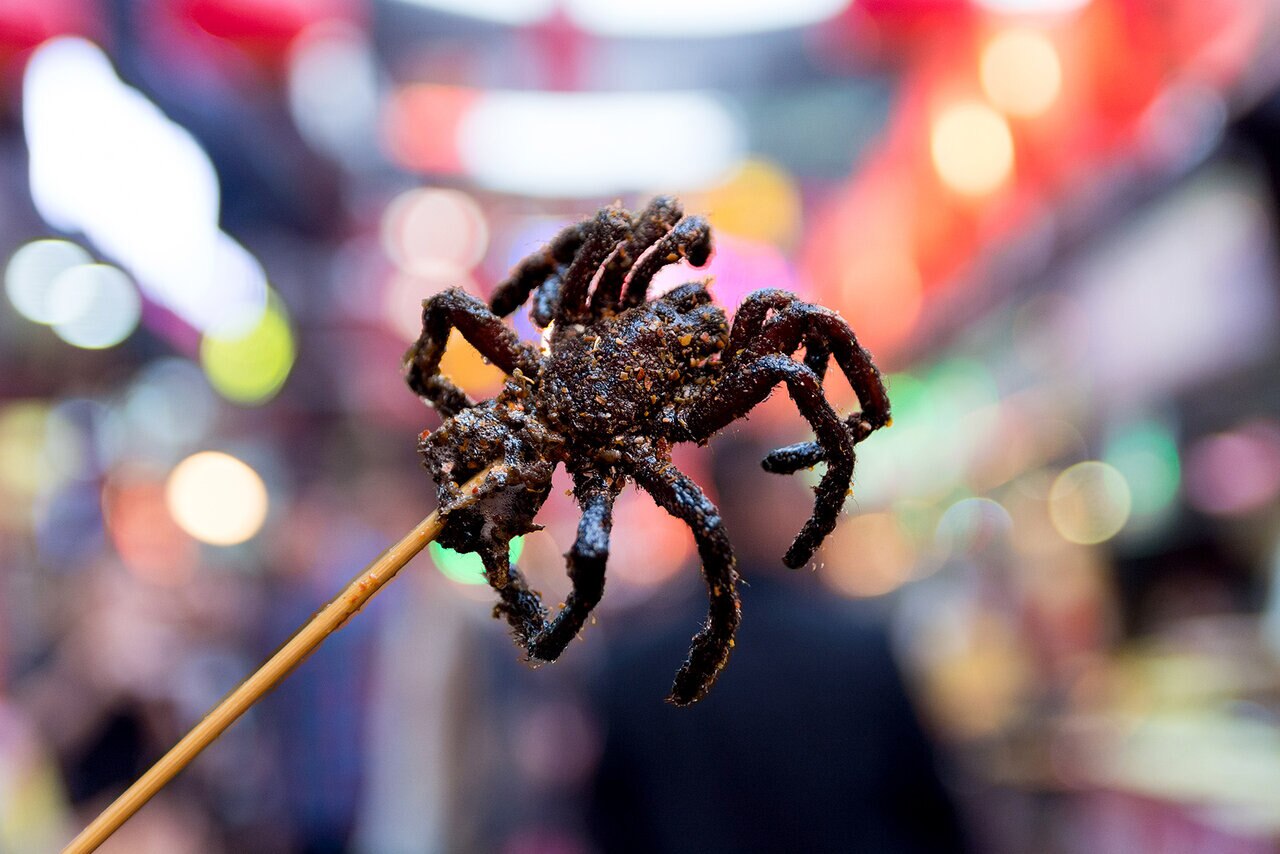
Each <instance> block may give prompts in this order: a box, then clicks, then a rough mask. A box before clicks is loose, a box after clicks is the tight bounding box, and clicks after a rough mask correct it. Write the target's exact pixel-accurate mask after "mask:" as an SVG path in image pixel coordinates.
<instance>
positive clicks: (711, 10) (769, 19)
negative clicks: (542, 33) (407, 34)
mask: <svg viewBox="0 0 1280 854" xmlns="http://www.w3.org/2000/svg"><path fill="white" fill-rule="evenodd" d="M401 2H404V3H407V4H411V5H414V6H422V7H424V8H427V9H432V10H435V11H439V12H445V13H448V14H453V15H461V16H466V17H469V18H480V19H482V20H486V21H492V22H494V23H499V24H507V25H513V26H518V25H524V24H532V23H534V22H537V21H541V20H544V19H546V18H547V17H549V16H550V15H551V14H552V13H553V12H555V11H556V9H557V8H562V9H563V10H564V12H565V13H566V14H567V15H568V17H569V19H570V20H571V21H573V23H574V24H576V25H577V26H579V27H581V28H582V29H584V30H586V31H588V32H591V33H595V34H597V35H603V36H616V37H620V38H646V37H649V38H670V37H671V32H672V27H674V26H678V27H679V31H680V34H681V35H682V36H685V37H693V38H699V37H701V38H707V37H715V36H734V35H743V34H746V33H758V32H768V31H770V30H781V29H791V28H795V27H804V26H809V25H811V24H817V23H821V22H822V21H825V20H827V19H829V18H831V17H833V16H835V15H837V14H839V13H840V12H841V11H843V10H844V9H845V7H846V6H848V5H849V0H791V2H789V3H777V2H771V0H700V2H697V3H683V2H680V0H650V2H648V3H616V2H613V0H560V2H556V0H401Z"/></svg>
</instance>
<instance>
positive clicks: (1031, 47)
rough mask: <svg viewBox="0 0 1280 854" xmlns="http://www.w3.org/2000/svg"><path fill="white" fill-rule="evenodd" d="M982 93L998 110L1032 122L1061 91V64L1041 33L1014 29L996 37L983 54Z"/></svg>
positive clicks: (1056, 53) (1026, 28)
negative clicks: (1031, 119)
mask: <svg viewBox="0 0 1280 854" xmlns="http://www.w3.org/2000/svg"><path fill="white" fill-rule="evenodd" d="M980 62H981V64H980V71H981V78H982V90H983V92H985V93H986V95H987V97H988V98H989V99H990V100H991V103H992V104H994V105H995V106H996V107H997V108H999V109H1001V110H1004V111H1005V112H1006V113H1010V114H1012V115H1015V116H1022V117H1024V118H1031V117H1033V116H1038V115H1040V114H1041V113H1043V112H1045V111H1046V110H1048V109H1049V107H1050V106H1052V105H1053V102H1054V101H1055V100H1056V99H1057V97H1058V93H1059V92H1061V90H1062V63H1061V61H1060V60H1059V58H1058V51H1057V48H1055V47H1054V45H1053V42H1051V41H1050V40H1049V37H1048V36H1046V35H1045V34H1044V33H1043V32H1040V31H1039V30H1033V29H1031V28H1028V27H1015V28H1012V29H1008V30H1004V31H1002V32H1000V33H997V34H996V35H995V36H994V37H993V38H992V39H991V41H989V42H988V43H987V46H986V47H985V48H984V49H983V51H982V56H981V60H980Z"/></svg>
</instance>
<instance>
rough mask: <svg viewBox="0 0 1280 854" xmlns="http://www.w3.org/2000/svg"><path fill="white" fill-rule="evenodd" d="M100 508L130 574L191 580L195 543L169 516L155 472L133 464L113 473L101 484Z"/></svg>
mask: <svg viewBox="0 0 1280 854" xmlns="http://www.w3.org/2000/svg"><path fill="white" fill-rule="evenodd" d="M102 511H103V518H104V520H105V522H106V528H107V534H108V536H109V537H110V539H111V544H112V545H113V546H114V547H115V550H116V554H118V555H119V556H120V560H121V561H123V562H124V565H125V567H126V568H128V570H129V571H130V572H132V573H133V574H134V575H135V576H137V577H138V578H141V579H143V580H145V581H148V582H150V583H152V584H159V585H164V586H174V585H178V584H182V583H184V582H186V581H188V580H189V579H190V578H191V575H192V574H193V573H194V571H195V564H196V560H197V557H198V554H197V547H196V543H195V542H194V541H193V540H192V539H191V538H190V537H189V536H187V535H186V534H184V533H183V531H182V529H181V528H180V527H179V526H178V524H177V523H176V522H175V521H174V518H173V516H172V515H171V514H170V512H169V507H168V502H167V500H166V495H165V486H164V481H163V480H162V479H161V478H160V477H159V476H158V474H157V473H156V472H153V471H151V470H150V469H149V468H148V469H139V468H134V467H126V468H124V469H121V470H119V471H116V472H113V473H112V475H111V477H110V478H108V479H107V482H106V483H105V484H104V485H103V488H102Z"/></svg>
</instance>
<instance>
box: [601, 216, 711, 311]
mask: <svg viewBox="0 0 1280 854" xmlns="http://www.w3.org/2000/svg"><path fill="white" fill-rule="evenodd" d="M681 258H688V259H689V263H690V264H692V265H693V266H695V267H702V266H704V265H706V263H707V261H709V260H711V226H709V225H707V221H706V220H705V219H703V218H702V217H700V216H687V217H685V218H684V219H682V220H680V221H679V222H677V223H676V224H675V227H674V228H672V229H671V230H670V231H668V232H667V233H666V234H664V235H663V236H662V238H661V239H660V240H658V242H657V243H654V244H653V245H652V246H650V247H649V249H648V250H647V251H646V252H645V253H644V254H643V255H641V256H640V257H639V258H638V259H636V262H635V266H633V267H632V268H631V275H630V276H628V277H627V284H626V290H625V291H624V293H623V295H622V305H623V307H625V308H630V307H631V306H634V305H640V304H641V303H642V302H644V301H645V299H646V298H647V296H648V293H649V283H650V282H652V281H653V277H654V276H655V275H656V274H657V272H658V271H659V270H661V269H662V268H663V267H665V266H667V265H668V264H674V263H676V262H677V261H679V260H680V259H681Z"/></svg>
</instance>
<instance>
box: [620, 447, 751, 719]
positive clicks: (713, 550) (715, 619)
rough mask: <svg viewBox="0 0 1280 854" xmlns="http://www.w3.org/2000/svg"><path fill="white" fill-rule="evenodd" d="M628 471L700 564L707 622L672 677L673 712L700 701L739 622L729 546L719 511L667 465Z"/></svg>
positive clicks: (639, 466) (635, 467) (724, 660)
mask: <svg viewBox="0 0 1280 854" xmlns="http://www.w3.org/2000/svg"><path fill="white" fill-rule="evenodd" d="M630 469H631V475H632V477H634V478H635V481H636V484H637V485H638V486H639V487H640V488H641V489H643V490H644V491H645V492H648V493H649V494H650V495H651V496H653V500H654V501H655V502H656V503H657V505H658V506H659V507H661V508H662V509H663V510H666V511H667V512H668V513H670V514H671V515H672V516H675V517H676V518H677V519H680V520H682V521H683V522H684V523H685V524H687V525H688V526H689V528H690V529H691V530H692V531H693V537H694V540H695V541H696V542H697V544H698V556H699V557H701V558H702V574H703V577H704V578H705V579H706V582H707V594H708V600H709V609H708V613H707V621H706V622H705V623H704V624H703V626H702V628H701V629H699V630H698V633H697V634H696V635H694V637H693V643H692V645H691V646H690V648H689V657H688V658H687V659H686V660H685V662H684V664H683V665H681V667H680V670H679V671H678V672H677V673H676V678H675V682H674V683H673V684H672V686H671V694H670V695H668V697H667V700H668V701H670V702H671V703H674V704H675V705H677V706H688V705H690V704H692V703H696V702H697V701H698V700H701V699H702V698H703V697H705V696H706V694H707V691H709V690H710V689H711V686H712V684H714V683H715V681H716V677H717V676H718V675H719V674H720V671H721V670H722V669H724V666H725V664H726V663H727V662H728V661H729V653H730V652H731V651H732V649H733V636H734V634H735V633H736V632H737V630H738V624H739V623H740V622H741V621H742V606H741V603H740V602H739V599H738V586H737V585H738V572H737V569H736V560H735V558H734V555H733V546H731V545H730V544H729V537H728V535H727V534H726V533H725V530H724V523H723V522H722V521H721V519H720V511H719V509H717V508H716V506H715V504H713V503H711V500H710V499H708V498H707V496H706V495H705V494H704V493H703V491H702V490H701V489H700V488H699V487H698V485H697V484H696V483H694V482H693V481H692V480H690V479H689V478H688V477H687V476H686V475H684V474H682V473H681V472H680V471H678V470H677V469H676V467H675V466H673V465H672V464H671V463H652V462H636V463H633V464H632V465H631V467H630Z"/></svg>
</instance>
